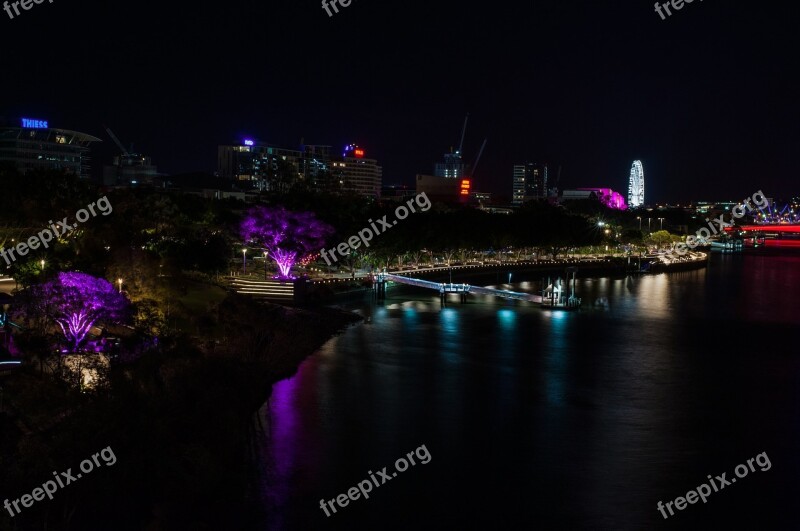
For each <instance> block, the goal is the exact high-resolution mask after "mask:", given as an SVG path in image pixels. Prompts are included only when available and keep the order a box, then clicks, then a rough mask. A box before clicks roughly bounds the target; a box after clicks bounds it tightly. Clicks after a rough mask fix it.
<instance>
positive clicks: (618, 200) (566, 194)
mask: <svg viewBox="0 0 800 531" xmlns="http://www.w3.org/2000/svg"><path fill="white" fill-rule="evenodd" d="M577 199H594V200H597V201H600V202H601V203H602V204H603V205H605V206H607V207H608V208H613V209H615V210H625V209H627V208H628V207H627V205H626V204H625V198H624V197H622V194H620V193H619V192H615V191H614V190H612V189H611V188H576V189H574V190H564V191H563V192H561V201H562V202H563V201H574V200H577Z"/></svg>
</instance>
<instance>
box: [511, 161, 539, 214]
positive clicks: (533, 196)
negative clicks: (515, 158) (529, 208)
mask: <svg viewBox="0 0 800 531" xmlns="http://www.w3.org/2000/svg"><path fill="white" fill-rule="evenodd" d="M544 199H547V164H538V163H534V162H528V163H526V164H515V165H514V186H513V191H512V201H511V202H512V204H514V205H521V204H522V203H524V202H526V201H532V200H544Z"/></svg>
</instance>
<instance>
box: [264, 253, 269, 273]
mask: <svg viewBox="0 0 800 531" xmlns="http://www.w3.org/2000/svg"><path fill="white" fill-rule="evenodd" d="M268 255H269V253H268V252H267V251H264V280H267V256H268Z"/></svg>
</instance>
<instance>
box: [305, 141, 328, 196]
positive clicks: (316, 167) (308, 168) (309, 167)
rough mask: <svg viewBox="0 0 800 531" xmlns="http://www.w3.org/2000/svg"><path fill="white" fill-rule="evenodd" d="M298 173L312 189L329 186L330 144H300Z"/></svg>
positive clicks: (323, 188) (321, 188) (325, 188)
mask: <svg viewBox="0 0 800 531" xmlns="http://www.w3.org/2000/svg"><path fill="white" fill-rule="evenodd" d="M300 153H301V154H302V156H301V158H300V174H301V175H302V176H303V180H304V181H305V182H306V183H308V186H309V187H310V188H312V189H314V190H327V189H329V188H330V182H329V180H330V171H331V146H323V145H307V144H303V145H301V146H300Z"/></svg>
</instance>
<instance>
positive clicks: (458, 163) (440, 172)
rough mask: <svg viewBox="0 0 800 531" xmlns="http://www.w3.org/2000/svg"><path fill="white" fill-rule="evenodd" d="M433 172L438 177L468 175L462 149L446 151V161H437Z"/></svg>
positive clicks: (461, 176)
mask: <svg viewBox="0 0 800 531" xmlns="http://www.w3.org/2000/svg"><path fill="white" fill-rule="evenodd" d="M433 173H434V175H435V176H436V177H446V178H448V179H461V178H463V177H466V175H467V165H466V164H465V163H464V161H463V160H462V158H461V151H454V152H452V153H445V155H444V162H439V163H437V164H436V166H435V167H434V170H433Z"/></svg>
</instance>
